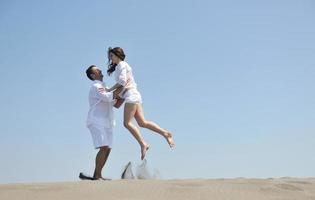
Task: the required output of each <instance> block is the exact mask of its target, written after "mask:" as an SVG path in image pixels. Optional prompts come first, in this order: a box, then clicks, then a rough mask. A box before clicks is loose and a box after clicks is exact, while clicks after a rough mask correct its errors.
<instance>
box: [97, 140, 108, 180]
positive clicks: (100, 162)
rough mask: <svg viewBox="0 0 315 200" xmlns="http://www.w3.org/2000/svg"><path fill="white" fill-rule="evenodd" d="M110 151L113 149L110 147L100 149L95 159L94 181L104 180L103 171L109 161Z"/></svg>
mask: <svg viewBox="0 0 315 200" xmlns="http://www.w3.org/2000/svg"><path fill="white" fill-rule="evenodd" d="M110 150H111V149H110V148H108V146H104V147H100V150H99V152H98V153H97V155H96V159H95V170H94V175H93V178H94V179H99V178H102V169H103V167H104V165H105V163H106V161H107V158H108V156H109V153H110Z"/></svg>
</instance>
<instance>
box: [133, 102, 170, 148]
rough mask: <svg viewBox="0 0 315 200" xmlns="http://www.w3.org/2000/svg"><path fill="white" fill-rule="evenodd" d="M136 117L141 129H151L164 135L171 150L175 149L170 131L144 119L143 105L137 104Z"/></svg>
mask: <svg viewBox="0 0 315 200" xmlns="http://www.w3.org/2000/svg"><path fill="white" fill-rule="evenodd" d="M134 116H135V119H136V121H137V123H138V125H139V126H140V127H142V128H147V129H150V130H152V131H154V132H156V133H158V134H160V135H162V136H163V137H164V138H165V139H166V141H167V143H168V144H169V145H170V147H171V148H173V147H175V143H174V140H173V136H172V134H171V133H170V132H169V131H167V130H165V129H163V128H161V127H160V126H159V125H157V124H156V123H154V122H152V121H147V120H146V119H145V118H144V112H143V108H142V104H137V110H136V113H135V115H134Z"/></svg>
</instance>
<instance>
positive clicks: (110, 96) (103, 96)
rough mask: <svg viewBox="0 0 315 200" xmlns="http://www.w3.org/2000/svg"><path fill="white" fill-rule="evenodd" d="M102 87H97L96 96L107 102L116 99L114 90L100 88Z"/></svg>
mask: <svg viewBox="0 0 315 200" xmlns="http://www.w3.org/2000/svg"><path fill="white" fill-rule="evenodd" d="M100 89H101V88H97V87H95V90H96V96H97V98H98V99H101V100H102V101H105V102H112V101H114V99H113V96H114V94H113V92H106V91H105V89H104V90H100Z"/></svg>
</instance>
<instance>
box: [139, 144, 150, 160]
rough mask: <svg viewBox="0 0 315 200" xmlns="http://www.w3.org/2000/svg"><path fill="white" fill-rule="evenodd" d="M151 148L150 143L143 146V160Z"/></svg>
mask: <svg viewBox="0 0 315 200" xmlns="http://www.w3.org/2000/svg"><path fill="white" fill-rule="evenodd" d="M149 148H150V145H148V144H145V145H143V146H141V160H143V159H144V158H145V154H146V153H147V151H148V150H149Z"/></svg>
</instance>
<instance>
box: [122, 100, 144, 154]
mask: <svg viewBox="0 0 315 200" xmlns="http://www.w3.org/2000/svg"><path fill="white" fill-rule="evenodd" d="M136 110H137V104H132V103H125V108H124V126H125V127H126V128H127V129H128V130H129V132H130V133H131V134H132V135H133V137H134V138H135V139H136V140H137V141H138V143H139V144H140V146H141V160H143V159H144V157H145V154H146V151H147V150H148V149H149V145H148V144H147V143H146V142H145V141H144V139H143V137H142V135H141V133H140V131H139V129H138V128H137V127H136V126H135V125H133V124H132V118H133V117H134V116H135V113H136Z"/></svg>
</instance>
